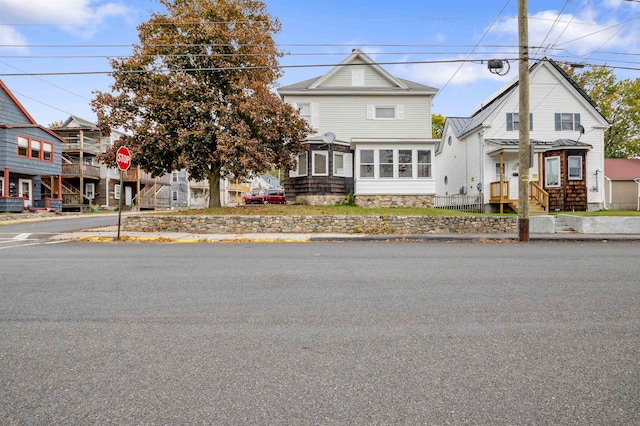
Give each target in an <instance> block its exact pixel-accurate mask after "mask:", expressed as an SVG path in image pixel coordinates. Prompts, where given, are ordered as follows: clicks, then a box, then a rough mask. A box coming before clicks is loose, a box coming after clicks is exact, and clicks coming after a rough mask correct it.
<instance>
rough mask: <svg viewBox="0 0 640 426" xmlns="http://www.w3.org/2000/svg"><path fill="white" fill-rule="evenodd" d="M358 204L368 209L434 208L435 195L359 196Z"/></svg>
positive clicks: (357, 197) (357, 198)
mask: <svg viewBox="0 0 640 426" xmlns="http://www.w3.org/2000/svg"><path fill="white" fill-rule="evenodd" d="M356 204H357V205H358V206H361V207H367V208H385V207H418V208H432V207H433V206H434V197H433V195H358V196H356Z"/></svg>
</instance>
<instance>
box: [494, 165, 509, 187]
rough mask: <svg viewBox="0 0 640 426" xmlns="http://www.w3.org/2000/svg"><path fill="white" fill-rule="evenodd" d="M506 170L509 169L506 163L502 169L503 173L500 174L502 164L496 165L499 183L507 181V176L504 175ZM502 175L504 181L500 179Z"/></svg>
mask: <svg viewBox="0 0 640 426" xmlns="http://www.w3.org/2000/svg"><path fill="white" fill-rule="evenodd" d="M506 168H507V163H506V162H505V163H504V165H503V168H502V173H500V163H496V182H498V181H500V180H502V181H505V180H506V178H505V175H504V171H505V170H506ZM500 174H502V179H500Z"/></svg>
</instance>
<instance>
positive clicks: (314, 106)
mask: <svg viewBox="0 0 640 426" xmlns="http://www.w3.org/2000/svg"><path fill="white" fill-rule="evenodd" d="M293 107H294V108H296V109H297V110H298V111H299V114H300V117H301V118H304V119H305V120H306V121H307V123H309V125H310V126H311V127H312V128H313V129H318V127H320V105H319V104H318V102H294V103H293Z"/></svg>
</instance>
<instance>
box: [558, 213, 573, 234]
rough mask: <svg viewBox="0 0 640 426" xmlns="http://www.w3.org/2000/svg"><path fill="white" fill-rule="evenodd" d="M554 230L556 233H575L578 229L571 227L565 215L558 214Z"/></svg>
mask: <svg viewBox="0 0 640 426" xmlns="http://www.w3.org/2000/svg"><path fill="white" fill-rule="evenodd" d="M554 232H555V233H556V234H575V233H576V230H575V229H573V228H571V227H570V226H569V225H568V224H567V221H566V220H565V219H564V218H563V217H561V216H556V221H555V230H554Z"/></svg>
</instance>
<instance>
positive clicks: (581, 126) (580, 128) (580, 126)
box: [578, 124, 584, 135]
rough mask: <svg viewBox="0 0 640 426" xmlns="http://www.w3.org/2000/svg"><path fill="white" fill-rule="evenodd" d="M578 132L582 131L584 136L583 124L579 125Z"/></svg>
mask: <svg viewBox="0 0 640 426" xmlns="http://www.w3.org/2000/svg"><path fill="white" fill-rule="evenodd" d="M578 130H579V131H580V134H581V135H584V126H583V125H582V124H579V125H578Z"/></svg>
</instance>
